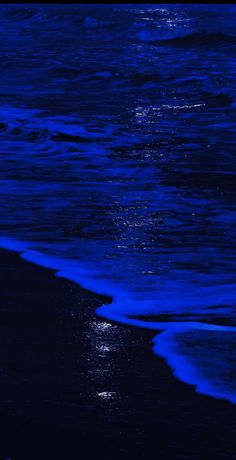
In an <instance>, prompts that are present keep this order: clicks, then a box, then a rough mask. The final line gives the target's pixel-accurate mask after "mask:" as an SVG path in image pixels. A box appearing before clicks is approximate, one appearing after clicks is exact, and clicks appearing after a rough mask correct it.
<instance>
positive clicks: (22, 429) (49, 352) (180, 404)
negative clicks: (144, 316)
mask: <svg viewBox="0 0 236 460" xmlns="http://www.w3.org/2000/svg"><path fill="white" fill-rule="evenodd" d="M0 261H1V268H0V273H1V302H0V328H1V333H0V340H1V347H0V394H1V401H0V432H1V442H0V459H3V460H4V459H6V458H10V459H12V460H23V459H24V460H32V459H34V460H37V459H45V460H49V459H70V458H73V459H79V458H85V456H86V458H88V459H92V458H94V456H96V458H98V459H104V460H108V459H109V460H110V459H117V460H118V459H119V460H123V459H134V458H141V459H144V458H146V457H147V456H148V455H150V456H151V458H157V459H163V460H164V459H166V458H170V459H173V460H174V459H176V460H181V459H191V460H199V459H201V458H210V457H212V458H214V459H219V460H223V459H233V458H236V456H235V455H236V454H235V447H236V437H235V427H236V410H235V405H233V404H230V403H227V402H224V401H222V400H217V399H214V398H209V397H207V396H202V395H199V394H197V393H195V391H194V389H193V388H192V387H191V386H188V385H185V384H183V383H181V382H179V381H178V380H176V379H175V378H174V377H173V375H172V373H171V371H170V369H169V368H168V366H167V365H166V364H165V362H164V361H162V360H161V359H160V358H158V357H157V356H155V355H154V354H153V353H152V350H151V342H152V338H153V336H154V333H152V331H145V330H142V331H140V330H136V329H135V328H132V327H128V326H123V325H118V324H112V323H111V322H108V321H105V320H102V319H100V318H99V317H98V316H97V315H96V313H95V310H96V308H98V307H99V306H100V305H102V304H104V303H108V302H109V301H110V299H109V298H106V297H102V296H98V295H95V294H93V293H91V292H89V291H86V290H84V289H81V288H80V286H78V285H76V284H74V283H72V282H70V281H67V280H64V279H62V278H58V277H56V276H55V273H54V272H53V271H52V270H48V269H44V268H41V267H39V266H36V265H33V264H31V263H28V262H25V261H23V260H22V259H21V258H20V257H19V254H17V253H15V252H11V251H5V250H1V252H0Z"/></svg>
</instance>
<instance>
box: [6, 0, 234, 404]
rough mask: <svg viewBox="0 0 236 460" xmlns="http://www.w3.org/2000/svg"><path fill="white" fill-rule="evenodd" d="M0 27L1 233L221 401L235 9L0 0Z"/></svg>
mask: <svg viewBox="0 0 236 460" xmlns="http://www.w3.org/2000/svg"><path fill="white" fill-rule="evenodd" d="M0 33H1V50H0V63H1V74H0V83H1V85H0V98H1V104H0V157H1V158H0V165H1V175H0V208H1V223H0V245H1V246H2V247H5V248H9V249H12V250H16V251H18V252H19V253H21V256H22V257H23V258H24V259H26V260H29V261H31V262H34V263H37V264H40V265H42V266H46V267H50V268H53V269H55V270H57V275H58V276H61V277H65V278H69V279H71V280H74V281H76V282H78V283H79V284H81V286H83V287H85V288H88V289H91V290H92V291H94V292H97V293H102V294H106V295H108V296H110V297H112V302H111V303H110V304H109V305H103V306H101V308H99V309H98V310H97V313H98V315H100V316H101V317H103V318H106V320H108V321H109V320H113V321H117V322H121V323H125V324H128V325H131V326H136V327H140V328H148V329H151V330H153V333H154V335H155V338H154V345H153V351H154V352H155V353H156V354H157V355H159V356H162V357H163V358H164V359H165V360H166V361H167V363H168V364H169V365H170V366H171V368H172V369H173V372H174V374H175V376H176V377H177V378H179V379H180V380H182V381H184V382H186V383H189V384H191V385H194V386H195V388H196V391H198V392H200V393H204V394H206V395H208V396H213V397H217V398H223V399H226V400H228V401H230V402H232V403H236V370H235V366H236V364H235V363H236V277H235V269H236V262H235V249H236V238H235V236H236V235H235V224H236V212H235V211H236V201H235V198H236V196H235V179H236V161H235V141H236V133H235V128H236V86H235V81H236V65H235V64H236V63H235V60H236V7H235V6H234V5H229V4H228V5H220V4H218V5H217V4H216V5H209V4H208V5H181V4H176V5H165V4H163V5H162V4H159V5H152V4H149V5H148V4H143V5H141V4H137V5H134V4H125V5H122V4H117V5H108V4H107V5H87V6H86V5H83V4H81V5H73V4H70V5H59V4H57V5H55V4H54V5H53V4H49V5H36V4H30V5H23V4H22V5H1V6H0ZM140 333H141V331H140Z"/></svg>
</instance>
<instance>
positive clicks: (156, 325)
mask: <svg viewBox="0 0 236 460" xmlns="http://www.w3.org/2000/svg"><path fill="white" fill-rule="evenodd" d="M27 246H28V245H27V243H24V242H21V241H18V240H15V239H13V238H1V240H0V247H2V248H4V249H7V250H11V251H16V252H19V253H20V257H21V258H22V259H24V260H26V261H28V262H31V263H33V264H36V265H40V266H42V267H45V268H49V269H52V270H55V271H56V273H55V275H56V276H59V277H62V278H66V279H69V280H71V281H74V282H76V283H78V284H80V285H81V286H82V287H83V288H85V289H89V290H91V291H93V292H95V293H98V294H103V295H106V296H107V295H109V296H111V297H112V298H113V300H112V302H111V303H110V304H109V305H103V306H101V307H99V308H98V309H97V310H96V312H97V314H98V315H99V316H100V317H102V318H105V319H106V320H111V321H115V322H118V323H121V324H127V325H130V326H135V327H140V328H145V329H149V330H153V331H158V332H159V333H158V335H156V336H155V338H154V339H153V342H154V346H153V351H154V353H155V354H157V355H158V356H161V357H162V358H164V359H165V361H166V362H167V363H168V364H169V366H170V367H171V369H172V371H173V374H174V375H175V376H176V377H177V378H178V379H179V380H181V381H182V382H184V383H187V384H190V385H193V386H194V387H195V389H196V391H197V392H198V393H201V394H205V395H208V396H212V397H215V398H219V399H225V400H227V401H230V402H231V403H234V404H235V403H236V391H235V393H233V392H232V391H230V390H228V391H225V390H224V388H223V389H220V388H219V387H218V383H217V382H214V381H213V382H212V381H211V378H210V381H209V376H208V380H207V378H206V377H204V375H202V373H201V366H199V365H198V364H197V363H196V362H193V361H192V360H191V356H190V357H189V356H187V354H189V350H188V349H187V350H186V349H184V348H183V349H182V350H181V347H180V348H179V347H178V342H179V341H181V340H183V338H184V337H185V336H186V335H188V334H190V335H191V334H197V342H199V341H200V338H201V334H204V333H206V332H207V334H208V337H209V334H211V333H212V334H217V335H218V337H219V339H220V341H222V337H221V335H222V334H224V333H225V334H231V335H232V333H233V337H235V341H236V335H235V336H234V334H235V333H236V327H234V326H221V325H216V324H205V323H202V322H200V321H182V322H177V321H152V322H148V321H143V320H139V319H136V318H130V317H129V316H126V315H125V313H124V312H125V307H124V305H125V303H126V302H127V301H128V303H129V309H130V300H128V293H122V294H120V293H119V290H118V289H117V288H116V287H114V286H112V284H110V285H109V283H105V282H104V283H100V282H99V283H98V282H97V280H96V278H95V274H94V273H92V272H91V271H89V270H88V269H86V268H84V267H83V266H82V264H81V265H80V264H79V263H78V262H77V261H75V260H63V259H60V258H57V257H51V256H49V255H46V254H43V253H41V252H39V251H35V250H32V249H30V248H29V249H27ZM129 309H128V310H129ZM134 309H135V306H134ZM217 359H218V355H217ZM217 364H218V362H217ZM211 365H212V363H211V359H210V360H209V362H208V366H211ZM221 377H222V376H221ZM214 379H216V376H215V375H213V380H214ZM235 390H236V388H235Z"/></svg>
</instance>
